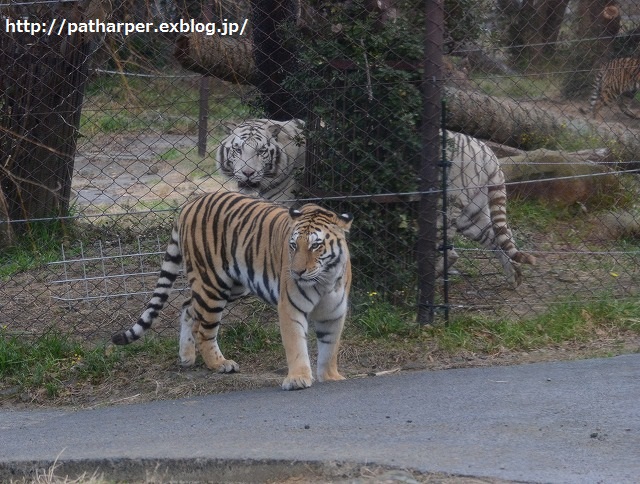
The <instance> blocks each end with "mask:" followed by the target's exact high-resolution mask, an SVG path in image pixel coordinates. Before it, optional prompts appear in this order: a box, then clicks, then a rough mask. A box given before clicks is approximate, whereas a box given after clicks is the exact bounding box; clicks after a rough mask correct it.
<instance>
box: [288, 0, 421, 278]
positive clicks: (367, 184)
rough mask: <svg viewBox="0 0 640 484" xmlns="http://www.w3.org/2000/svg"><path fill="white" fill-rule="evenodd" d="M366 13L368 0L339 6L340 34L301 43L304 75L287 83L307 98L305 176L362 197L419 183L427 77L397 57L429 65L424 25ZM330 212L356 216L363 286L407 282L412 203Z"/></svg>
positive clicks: (356, 205) (317, 185)
mask: <svg viewBox="0 0 640 484" xmlns="http://www.w3.org/2000/svg"><path fill="white" fill-rule="evenodd" d="M366 11H367V9H366V7H365V5H364V3H363V2H362V1H356V2H349V3H344V4H335V5H334V4H332V10H331V12H330V15H329V16H328V18H327V21H328V22H329V23H330V24H331V26H332V30H333V32H332V35H320V36H318V37H314V38H313V39H312V40H308V41H307V42H306V44H305V43H304V41H301V42H302V43H303V46H302V48H301V66H300V69H299V73H298V74H297V75H296V76H293V78H290V79H288V81H287V83H286V87H287V89H289V90H290V91H291V92H300V93H307V95H308V96H309V98H308V99H307V104H308V105H309V107H310V114H309V124H308V126H309V130H308V132H307V133H306V135H307V144H308V146H309V147H312V151H313V155H314V161H313V166H308V167H307V169H306V172H305V177H306V181H307V183H306V186H309V187H312V188H313V190H314V192H318V191H319V192H324V193H329V194H334V193H338V194H345V195H360V194H380V193H404V192H409V191H414V190H415V189H416V188H417V174H416V172H417V168H418V165H419V161H420V152H421V137H420V130H419V129H418V128H419V125H420V115H421V112H422V96H421V93H420V91H419V87H418V86H419V81H420V73H419V72H418V71H417V70H402V69H399V68H397V67H396V66H397V65H398V62H397V61H402V62H403V63H404V64H405V65H407V64H413V65H416V66H419V65H421V63H422V40H423V30H422V25H421V24H420V25H419V26H417V25H412V24H411V23H409V22H408V21H406V19H403V18H401V19H398V21H396V22H387V23H384V24H382V25H381V24H380V22H378V20H377V19H376V17H375V15H373V14H371V15H367V14H366V13H363V12H366ZM334 33H335V35H334ZM390 46H392V48H390ZM326 204H327V205H329V206H331V204H330V203H326ZM331 208H334V209H335V210H339V211H343V212H344V211H347V212H352V213H354V215H355V217H356V220H357V223H356V224H354V226H353V229H352V232H351V236H350V240H351V251H352V257H353V260H354V263H355V264H357V265H358V267H359V268H361V270H364V272H365V273H364V275H363V276H364V277H365V278H366V279H365V281H364V284H363V285H364V286H367V285H368V283H369V282H372V281H377V282H378V283H377V284H374V286H373V287H376V288H380V289H383V288H386V289H387V290H393V289H401V288H403V287H405V286H406V281H407V277H410V276H408V273H407V272H406V270H405V271H404V272H405V273H404V274H400V273H399V272H400V271H401V268H402V267H403V266H404V265H405V264H404V261H403V260H402V259H401V258H402V257H405V256H404V255H405V254H412V252H413V249H414V245H415V223H414V222H413V220H410V221H407V220H406V218H407V216H406V213H407V207H406V206H405V205H402V204H395V205H392V204H375V203H362V202H348V203H341V204H339V205H335V206H331ZM386 254H389V255H390V257H385V255H386ZM398 257H400V259H399V258H398ZM410 270H411V272H413V269H410ZM388 274H394V275H396V276H397V278H395V281H394V283H395V284H397V286H395V287H392V285H390V284H389V282H391V281H389V278H388V277H387V275H388Z"/></svg>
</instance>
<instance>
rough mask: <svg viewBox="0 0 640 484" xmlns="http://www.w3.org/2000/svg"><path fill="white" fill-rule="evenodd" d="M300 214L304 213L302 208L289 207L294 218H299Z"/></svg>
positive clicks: (290, 214)
mask: <svg viewBox="0 0 640 484" xmlns="http://www.w3.org/2000/svg"><path fill="white" fill-rule="evenodd" d="M300 215H302V212H301V211H300V210H298V209H297V208H293V207H291V208H290V209H289V216H290V217H291V218H293V219H296V218H298V217H299V216H300Z"/></svg>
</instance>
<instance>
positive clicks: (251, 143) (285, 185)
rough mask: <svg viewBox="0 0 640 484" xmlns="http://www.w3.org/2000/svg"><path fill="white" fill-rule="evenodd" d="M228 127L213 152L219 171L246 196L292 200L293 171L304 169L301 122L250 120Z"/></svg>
mask: <svg viewBox="0 0 640 484" xmlns="http://www.w3.org/2000/svg"><path fill="white" fill-rule="evenodd" d="M227 127H228V128H230V130H231V131H230V133H229V136H227V137H226V138H225V139H223V140H222V141H221V143H220V146H219V147H218V149H217V151H216V160H217V163H218V168H219V169H220V171H221V172H222V173H223V174H224V175H226V176H227V177H228V178H232V179H235V181H236V182H237V183H238V190H239V191H240V192H241V193H244V194H245V195H258V196H260V197H262V198H266V199H268V200H274V201H286V200H293V199H294V198H295V196H294V193H293V192H294V190H295V187H296V182H295V176H294V174H295V171H296V170H302V169H303V168H304V156H305V146H304V138H303V133H302V130H303V129H304V122H303V121H301V120H297V119H293V120H291V121H285V122H281V121H274V120H271V119H249V120H247V121H245V122H244V123H241V124H238V125H237V126H227Z"/></svg>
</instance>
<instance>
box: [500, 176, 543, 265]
mask: <svg viewBox="0 0 640 484" xmlns="http://www.w3.org/2000/svg"><path fill="white" fill-rule="evenodd" d="M500 173H502V171H500ZM499 178H500V180H498V183H497V184H495V185H490V186H489V213H490V218H491V225H492V227H493V233H494V236H495V239H494V243H495V245H496V246H497V247H500V249H502V250H503V251H504V253H505V254H507V256H508V257H509V259H511V260H512V261H514V262H518V263H520V264H530V265H535V263H536V258H535V257H534V256H532V255H530V254H527V253H525V252H522V251H520V250H518V248H517V247H516V244H515V243H514V241H513V234H512V232H511V229H510V228H509V224H508V222H507V208H506V207H507V188H506V185H505V180H504V175H502V176H500V177H499Z"/></svg>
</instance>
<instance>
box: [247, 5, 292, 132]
mask: <svg viewBox="0 0 640 484" xmlns="http://www.w3.org/2000/svg"><path fill="white" fill-rule="evenodd" d="M251 10H252V17H253V44H254V51H253V55H254V60H255V66H256V79H255V80H256V82H255V83H256V86H257V87H258V89H260V92H261V93H262V104H263V106H264V109H265V114H266V116H267V117H268V118H271V119H275V120H277V121H287V120H289V119H292V118H304V117H305V115H304V108H303V105H302V103H301V102H300V100H299V97H298V95H296V93H292V92H289V91H288V90H287V89H286V88H285V87H284V86H283V85H282V82H283V81H284V79H286V78H287V77H288V76H290V75H292V74H293V73H294V72H295V71H296V65H297V62H298V59H297V47H296V45H295V42H293V41H291V40H287V38H288V37H289V39H290V38H291V35H292V32H293V31H294V28H295V20H296V10H295V5H294V1H293V0H251Z"/></svg>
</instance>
